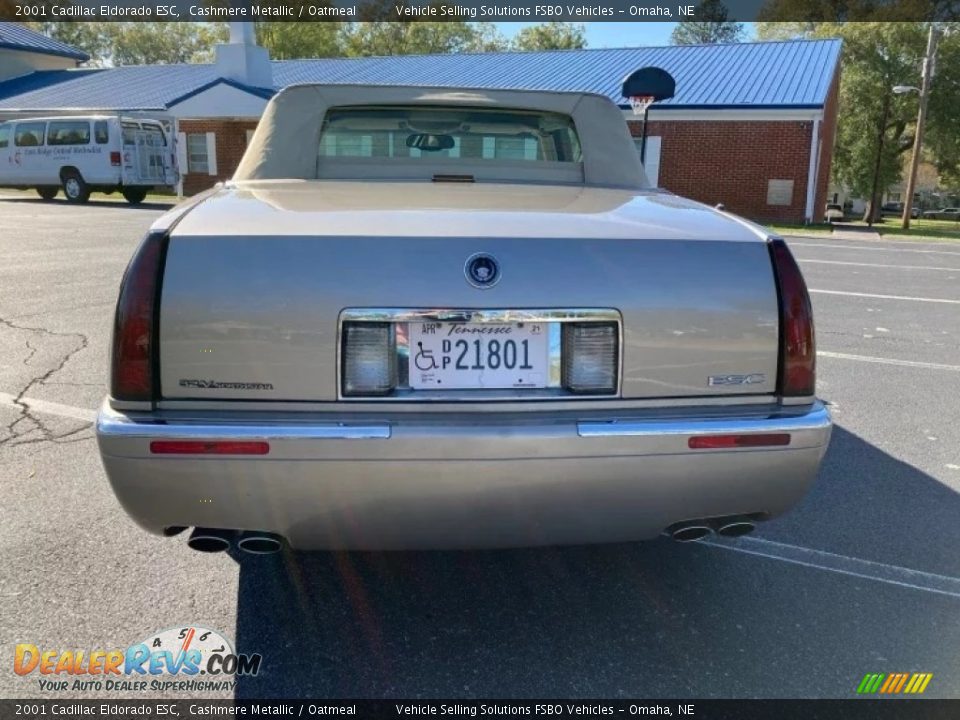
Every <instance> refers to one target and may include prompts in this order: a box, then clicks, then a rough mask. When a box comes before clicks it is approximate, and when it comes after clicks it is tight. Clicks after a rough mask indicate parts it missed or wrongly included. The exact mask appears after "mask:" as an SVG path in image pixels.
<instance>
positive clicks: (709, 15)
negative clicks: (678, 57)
mask: <svg viewBox="0 0 960 720" xmlns="http://www.w3.org/2000/svg"><path fill="white" fill-rule="evenodd" d="M694 17H695V18H697V19H696V20H683V21H681V22H679V23H677V26H676V27H675V28H674V29H673V32H672V33H670V42H671V43H673V44H674V45H707V44H713V43H737V42H740V41H742V40H743V37H744V29H743V23H738V22H733V21H731V20H729V19H728V18H729V14H728V12H727V6H726V5H724V4H723V2H721V0H703V2H701V3H700V4H699V5H697V7H696V10H695V11H694Z"/></svg>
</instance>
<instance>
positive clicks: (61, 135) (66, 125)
mask: <svg viewBox="0 0 960 720" xmlns="http://www.w3.org/2000/svg"><path fill="white" fill-rule="evenodd" d="M89 143H90V123H89V122H87V121H86V120H57V121H54V122H51V123H50V124H49V125H48V126H47V145H87V144H89Z"/></svg>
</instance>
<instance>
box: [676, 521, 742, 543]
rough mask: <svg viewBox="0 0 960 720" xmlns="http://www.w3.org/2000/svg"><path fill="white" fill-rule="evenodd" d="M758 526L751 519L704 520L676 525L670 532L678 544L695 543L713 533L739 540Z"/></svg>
mask: <svg viewBox="0 0 960 720" xmlns="http://www.w3.org/2000/svg"><path fill="white" fill-rule="evenodd" d="M755 528H756V525H755V524H754V522H753V521H752V520H750V519H749V518H723V519H719V520H713V521H711V520H703V521H697V522H691V523H681V524H679V525H675V526H674V527H673V528H671V529H670V530H669V531H668V534H669V535H670V537H671V538H673V539H674V540H676V541H677V542H694V541H695V540H702V539H703V538H705V537H707V536H708V535H710V534H711V533H716V534H717V535H720V536H721V537H729V538H737V537H743V536H744V535H747V534H749V533H752V532H753V531H754V529H755Z"/></svg>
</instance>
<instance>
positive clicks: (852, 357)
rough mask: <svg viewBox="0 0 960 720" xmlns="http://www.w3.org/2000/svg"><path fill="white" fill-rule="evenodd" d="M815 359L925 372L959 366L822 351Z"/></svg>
mask: <svg viewBox="0 0 960 720" xmlns="http://www.w3.org/2000/svg"><path fill="white" fill-rule="evenodd" d="M817 357H825V358H833V359H835V360H856V361H858V362H866V363H877V364H878V365H900V366H902V367H916V368H926V369H927V370H952V371H954V372H960V365H945V364H943V363H930V362H920V361H919V360H895V359H893V358H879V357H872V356H870V355H851V354H849V353H838V352H826V351H824V350H818V351H817Z"/></svg>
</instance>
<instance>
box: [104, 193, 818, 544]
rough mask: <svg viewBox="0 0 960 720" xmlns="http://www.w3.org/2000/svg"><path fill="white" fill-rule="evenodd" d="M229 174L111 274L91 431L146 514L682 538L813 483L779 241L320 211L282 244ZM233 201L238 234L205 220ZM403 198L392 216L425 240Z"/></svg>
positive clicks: (552, 538)
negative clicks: (474, 267)
mask: <svg viewBox="0 0 960 720" xmlns="http://www.w3.org/2000/svg"><path fill="white" fill-rule="evenodd" d="M223 192H224V193H227V196H226V197H220V198H215V199H214V200H213V201H212V202H211V206H210V207H208V208H206V209H205V208H204V207H203V206H201V207H200V208H199V209H198V210H197V211H196V213H197V214H196V216H194V217H192V218H191V216H190V215H187V218H186V220H185V221H183V222H182V223H180V224H179V225H177V226H175V227H174V228H173V229H172V231H158V232H155V233H152V234H151V235H149V236H148V237H147V239H146V240H145V241H144V243H143V245H142V246H141V248H140V250H139V251H138V253H137V255H136V257H135V258H134V260H133V261H132V263H131V265H130V267H129V269H128V271H127V273H126V276H125V279H124V282H123V288H122V290H121V296H120V301H119V306H118V311H117V321H116V328H115V335H114V355H113V374H112V387H111V396H110V399H109V400H108V401H107V402H106V403H105V405H104V407H103V409H102V411H101V415H100V418H99V421H98V436H99V441H100V447H101V452H102V454H103V458H104V463H105V466H106V468H107V472H108V475H109V477H110V480H111V482H112V484H113V487H114V490H115V492H116V494H117V496H118V497H119V498H120V500H121V502H122V503H123V505H124V507H125V508H126V509H127V511H128V512H129V513H130V515H131V516H133V517H134V518H135V519H136V520H137V521H138V522H139V523H140V524H142V525H143V526H144V527H147V528H148V529H151V530H153V531H156V532H161V531H164V530H165V529H168V528H171V527H183V526H196V527H200V528H205V529H210V528H212V529H215V530H226V531H234V530H236V531H257V532H267V533H272V534H276V535H278V536H281V537H283V538H286V539H287V540H288V541H289V542H290V543H291V544H292V545H294V546H295V547H304V548H390V549H398V548H445V547H498V546H516V545H538V544H556V543H579V542H600V541H620V540H632V539H641V538H650V537H654V536H656V535H658V534H660V533H662V532H664V531H667V532H670V533H676V534H677V536H678V538H682V539H692V538H695V537H698V536H701V535H703V534H705V533H708V532H710V531H711V530H719V529H720V528H726V531H727V532H730V533H737V532H743V531H745V530H748V529H750V528H751V527H752V524H753V523H755V522H758V521H760V520H765V519H768V518H770V517H773V516H775V515H777V514H779V513H781V512H783V511H784V510H786V509H787V508H789V507H790V506H791V505H793V504H794V503H796V502H797V501H798V500H799V498H800V497H801V496H802V495H803V493H804V492H805V491H806V489H807V487H808V486H809V484H810V482H812V480H813V478H814V477H815V475H816V471H817V467H818V465H819V463H820V460H821V458H822V455H823V452H824V450H825V447H826V443H827V439H828V437H829V427H830V424H829V417H828V415H827V412H826V410H825V409H824V408H823V406H822V405H821V404H820V403H819V402H818V401H816V399H815V397H814V364H815V356H814V342H813V324H812V317H811V313H810V302H809V298H808V296H807V293H806V289H805V286H804V283H803V278H802V277H801V275H800V273H799V270H798V269H797V266H796V263H795V262H794V261H793V259H792V257H791V255H790V252H789V250H788V249H787V247H786V245H785V244H784V243H783V241H782V240H780V239H776V238H774V239H770V240H768V241H766V242H764V241H761V240H759V239H756V238H754V239H753V240H737V241H733V240H730V239H726V240H722V239H721V240H704V239H688V240H679V239H676V238H673V239H667V240H654V239H646V240H629V239H626V238H625V237H616V231H615V230H614V228H615V227H616V226H617V225H618V224H622V223H617V222H616V221H611V224H610V225H609V226H608V227H601V228H595V229H594V231H593V235H594V236H593V237H589V238H584V237H575V238H571V237H541V238H536V237H523V238H507V237H470V236H469V235H468V236H467V237H462V236H459V235H460V233H456V235H458V236H453V234H450V233H444V234H443V235H441V236H439V237H438V236H434V237H430V236H420V235H413V236H404V235H402V234H398V235H396V236H390V237H389V238H383V237H369V236H364V235H363V234H362V233H361V232H359V231H356V232H354V233H353V234H350V235H340V234H338V228H337V227H336V226H337V219H336V218H334V217H332V216H329V215H328V216H327V217H326V225H327V226H328V227H329V231H328V232H331V233H333V234H319V233H313V234H309V233H297V234H290V235H287V234H283V233H284V227H283V221H278V220H277V219H276V217H274V218H272V220H271V222H270V223H269V227H267V226H266V225H261V226H260V228H259V229H258V227H257V225H258V223H257V221H255V220H253V215H256V214H258V213H261V212H262V210H263V209H262V207H258V208H257V209H256V210H252V209H251V210H250V213H251V216H250V217H247V218H245V217H244V214H245V212H246V211H245V210H244V207H245V204H246V203H251V201H250V200H249V199H244V200H241V201H239V202H236V203H235V204H233V201H234V200H236V197H237V196H238V195H243V194H244V193H242V192H234V193H233V195H234V197H233V198H231V197H230V195H229V191H223ZM318 192H319V193H320V194H322V195H327V194H329V193H323V188H319V189H318ZM330 192H333V193H334V194H335V193H336V189H335V188H330ZM514 192H516V191H514ZM252 204H254V205H258V203H252ZM205 210H206V212H205ZM691 212H696V214H698V215H702V216H703V217H701V218H700V220H701V224H703V221H704V220H705V219H706V218H708V217H715V216H716V215H717V214H715V213H713V211H709V210H706V209H701V210H698V211H691ZM708 213H709V214H708ZM221 214H224V215H223V217H225V215H226V214H229V215H231V216H233V217H234V222H235V224H236V225H238V226H245V227H247V228H248V232H249V233H251V234H247V235H242V234H241V235H239V236H231V235H218V234H212V232H211V233H210V234H205V232H206V231H205V230H204V228H215V227H222V226H223V224H222V223H221V222H217V217H218V216H221ZM362 214H363V213H360V215H362ZM416 214H417V211H415V210H410V211H407V212H405V213H401V215H400V216H399V217H397V218H396V219H395V222H394V223H392V224H391V225H392V226H393V227H397V228H400V227H406V228H407V232H414V233H416V232H417V231H419V230H423V231H426V228H418V227H417V222H418V221H417V220H416V219H415V215H416ZM477 214H480V215H483V214H484V213H483V212H482V211H478V210H474V211H472V212H471V215H477ZM527 214H528V213H517V214H516V217H513V218H511V219H510V220H507V221H506V222H510V223H511V224H513V225H514V226H516V222H517V221H520V222H523V220H524V216H525V215H527ZM353 215H354V217H356V215H357V213H354V214H353ZM294 216H295V215H294ZM455 216H456V217H450V218H446V217H445V216H444V215H443V214H441V215H440V217H439V218H438V219H434V220H432V222H433V223H439V224H441V225H442V224H445V220H448V221H449V223H450V225H452V226H453V227H457V228H460V229H461V230H462V229H463V223H464V222H465V218H466V217H467V215H466V214H462V213H455ZM307 219H313V220H315V221H316V222H310V223H309V224H310V225H314V226H319V225H320V224H322V223H321V220H320V218H319V216H318V217H317V218H311V217H310V216H309V215H308V217H307ZM721 220H722V221H723V222H722V223H721V222H716V221H715V222H714V225H715V226H716V228H717V229H718V233H717V234H720V233H719V228H720V227H721V225H722V224H730V223H731V222H732V221H729V220H726V219H725V218H721ZM501 221H503V220H501ZM582 221H583V218H582V217H581V216H580V215H577V214H573V215H571V216H570V217H569V218H568V223H567V226H568V227H571V226H572V227H576V226H577V225H578V224H580V223H582ZM491 222H494V221H493V220H491ZM278 223H279V224H278ZM428 224H429V223H428ZM707 227H709V226H707ZM553 232H554V233H556V231H553ZM605 235H613V237H605ZM478 253H480V254H482V256H483V257H489V258H491V259H493V260H494V261H495V262H496V264H497V272H498V273H499V274H500V277H499V278H498V279H496V281H495V282H493V283H491V284H489V286H480V287H478V286H477V285H476V283H475V282H471V280H475V278H471V277H470V274H469V273H470V268H471V264H470V261H471V258H475V257H476V256H477V255H478Z"/></svg>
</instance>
